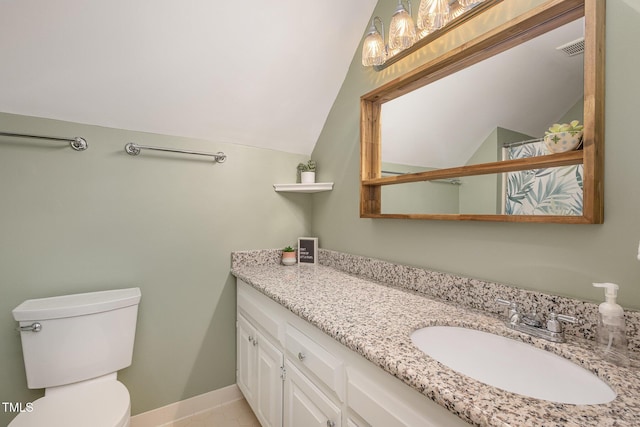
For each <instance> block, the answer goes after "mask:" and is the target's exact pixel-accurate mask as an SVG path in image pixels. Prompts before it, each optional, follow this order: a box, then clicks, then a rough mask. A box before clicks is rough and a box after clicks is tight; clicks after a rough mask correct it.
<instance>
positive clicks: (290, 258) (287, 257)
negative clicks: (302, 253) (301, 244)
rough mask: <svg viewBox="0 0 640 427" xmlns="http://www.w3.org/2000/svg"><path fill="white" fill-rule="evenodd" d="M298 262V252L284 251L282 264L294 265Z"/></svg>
mask: <svg viewBox="0 0 640 427" xmlns="http://www.w3.org/2000/svg"><path fill="white" fill-rule="evenodd" d="M297 262H298V259H297V258H296V253H295V251H294V252H282V264H283V265H294V264H296V263H297Z"/></svg>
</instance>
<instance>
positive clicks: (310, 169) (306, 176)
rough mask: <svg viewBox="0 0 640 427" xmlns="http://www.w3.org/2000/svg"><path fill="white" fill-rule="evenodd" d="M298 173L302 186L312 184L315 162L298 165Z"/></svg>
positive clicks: (314, 175) (314, 174) (314, 180)
mask: <svg viewBox="0 0 640 427" xmlns="http://www.w3.org/2000/svg"><path fill="white" fill-rule="evenodd" d="M298 173H300V182H301V183H302V184H313V183H314V182H316V162H314V161H313V160H309V161H308V162H307V163H299V164H298Z"/></svg>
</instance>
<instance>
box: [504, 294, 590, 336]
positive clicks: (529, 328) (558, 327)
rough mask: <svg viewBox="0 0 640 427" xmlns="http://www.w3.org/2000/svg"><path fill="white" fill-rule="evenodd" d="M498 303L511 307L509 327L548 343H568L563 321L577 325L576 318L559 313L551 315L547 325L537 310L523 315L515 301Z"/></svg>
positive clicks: (507, 323)
mask: <svg viewBox="0 0 640 427" xmlns="http://www.w3.org/2000/svg"><path fill="white" fill-rule="evenodd" d="M496 302H497V303H498V304H500V305H504V306H507V307H509V314H508V319H509V320H508V321H507V322H506V325H507V327H509V328H510V329H514V330H516V331H519V332H524V333H525V334H529V335H532V336H534V337H537V338H543V339H545V340H548V341H552V342H565V341H566V340H565V338H564V330H563V327H562V323H561V321H562V322H568V323H577V319H576V318H575V317H573V316H566V315H564V314H557V313H550V314H549V318H548V319H547V321H546V323H545V322H543V320H542V316H540V314H539V313H537V310H536V309H535V308H534V310H533V312H531V313H528V314H522V313H521V312H520V310H519V308H518V304H517V303H516V302H514V301H507V300H505V299H502V298H498V299H496ZM543 325H544V327H543Z"/></svg>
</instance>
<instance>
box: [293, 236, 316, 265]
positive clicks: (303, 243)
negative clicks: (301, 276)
mask: <svg viewBox="0 0 640 427" xmlns="http://www.w3.org/2000/svg"><path fill="white" fill-rule="evenodd" d="M317 262H318V238H317V237H300V238H298V263H300V264H316V263H317Z"/></svg>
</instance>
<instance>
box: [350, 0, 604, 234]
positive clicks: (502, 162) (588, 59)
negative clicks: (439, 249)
mask: <svg viewBox="0 0 640 427" xmlns="http://www.w3.org/2000/svg"><path fill="white" fill-rule="evenodd" d="M604 14H605V2H604V1H601V0H550V1H549V2H546V3H544V4H542V5H540V6H538V7H535V8H533V9H532V10H530V11H529V12H527V13H525V14H523V15H520V16H518V17H516V18H514V19H512V20H510V21H508V22H506V23H505V24H503V25H501V26H499V27H497V28H495V29H493V30H491V31H489V32H487V33H485V34H483V35H481V36H479V37H477V38H475V39H473V40H471V41H469V42H467V43H464V44H463V45H461V46H459V47H457V48H455V49H453V50H451V51H449V52H447V53H445V54H443V55H441V56H439V57H438V58H436V59H434V60H432V61H430V62H428V63H426V64H424V65H422V66H420V67H418V68H416V69H415V70H413V71H410V72H408V73H407V74H405V75H402V76H400V77H398V78H396V79H394V80H392V81H390V82H388V83H386V84H384V85H383V86H381V87H379V88H377V89H375V90H373V91H371V92H369V93H367V94H365V95H363V96H362V97H361V100H360V105H361V113H360V114H361V120H360V138H361V176H360V179H361V182H360V184H361V185H360V216H361V217H362V218H405V219H435V220H454V221H459V220H476V221H504V222H535V223H567V224H599V223H602V222H603V221H604V215H603V211H604V206H603V201H604V198H603V166H604V157H603V156H604V25H605V23H604V22H605V20H604ZM576 23H577V24H578V27H579V28H580V29H581V31H583V37H584V42H583V46H584V51H583V52H581V53H580V55H582V61H581V62H582V66H583V80H582V84H581V85H579V86H582V90H583V92H582V94H581V97H580V98H579V99H580V100H581V101H580V102H577V103H576V106H574V108H572V109H570V111H571V113H572V114H576V113H575V110H576V109H577V110H580V114H581V115H582V117H581V120H580V122H581V123H583V125H584V129H583V135H582V145H581V147H579V148H578V149H575V150H571V151H567V152H563V153H550V154H549V153H548V152H544V151H536V150H526V151H530V153H529V154H527V156H524V157H518V156H511V155H506V154H505V153H506V152H507V151H505V150H506V149H507V148H508V147H511V146H520V145H524V144H529V143H531V142H532V141H534V140H536V141H537V142H536V144H537V143H539V142H540V143H541V140H542V139H541V135H540V134H543V133H544V131H545V130H546V128H547V126H551V125H552V124H553V123H556V122H558V120H560V119H561V118H562V117H565V118H566V117H567V115H566V114H565V115H561V116H554V117H556V118H554V119H553V120H552V121H547V122H545V123H548V124H546V126H544V127H542V126H541V125H540V124H539V123H538V124H537V125H536V127H535V129H537V130H538V131H537V132H538V133H537V134H536V135H532V133H533V132H523V131H522V130H520V129H514V128H512V127H509V128H507V129H503V128H502V120H503V119H502V118H500V119H494V120H496V122H495V123H493V125H495V132H494V134H495V135H498V136H500V135H502V136H504V135H508V141H507V142H508V143H505V142H504V138H493V139H491V144H493V146H492V147H493V148H491V150H489V151H492V152H495V153H497V154H496V158H495V159H494V160H491V158H489V160H487V157H486V156H485V157H483V156H480V155H477V152H479V151H480V149H478V150H476V151H474V150H475V149H476V148H477V147H478V146H477V145H475V146H474V145H473V144H472V145H471V146H472V147H473V148H472V149H466V151H465V150H460V149H459V150H458V151H465V153H464V156H466V157H463V158H464V160H460V159H461V158H460V157H458V160H457V162H459V163H455V162H454V163H453V164H446V162H445V163H441V164H439V165H432V164H424V163H421V162H424V160H423V159H422V158H421V157H420V156H418V155H415V154H413V153H408V158H413V159H416V163H412V164H409V163H406V164H402V165H398V164H397V163H402V162H399V161H395V162H392V164H394V163H395V164H394V167H397V166H400V167H397V168H396V169H398V171H393V170H387V169H388V164H389V162H388V160H387V159H386V158H383V152H393V151H394V150H396V151H398V152H403V153H404V151H405V150H404V149H400V148H397V149H396V146H395V145H393V144H394V140H393V138H390V137H388V136H387V135H388V132H387V129H388V128H390V127H392V126H391V125H390V124H388V123H387V122H385V120H384V119H385V117H386V116H392V112H391V111H392V109H391V108H387V107H388V106H390V105H392V104H391V103H390V101H393V100H399V99H400V98H401V97H403V96H404V95H407V96H409V95H413V94H415V93H417V92H418V91H420V90H425V89H429V90H431V89H432V88H435V87H436V85H437V84H440V83H441V82H444V81H446V80H447V78H449V79H455V80H454V81H455V82H456V83H458V82H461V81H462V80H460V79H461V77H460V76H461V74H460V73H467V72H468V71H469V70H471V69H472V68H473V67H474V66H480V65H483V64H488V63H489V62H490V61H493V60H494V59H495V58H499V57H500V56H501V55H503V54H507V53H510V51H515V50H516V49H517V48H520V47H521V46H525V45H527V44H528V43H533V42H534V41H535V40H536V39H537V38H542V37H546V36H547V35H549V34H552V33H553V32H559V31H560V30H564V28H565V27H568V26H571V25H573V26H574V27H575V26H576V25H575V24H576ZM540 66H542V65H540ZM539 74H541V73H539ZM552 74H553V73H552ZM566 78H569V77H566ZM569 79H570V80H571V78H569ZM520 84H521V85H523V83H520ZM528 84H529V83H528V81H525V82H524V85H528ZM532 84H533V82H532ZM537 84H540V82H537ZM561 84H563V83H561ZM477 85H478V86H482V85H485V86H486V85H487V82H486V81H485V80H481V81H479V82H478V83H477ZM564 85H565V86H566V84H564ZM468 92H471V91H468ZM450 93H451V94H452V96H451V97H450V98H452V99H454V101H455V100H456V99H457V98H458V93H456V92H455V91H452V92H450ZM474 96H476V97H477V95H474ZM574 96H575V94H574ZM443 101H444V100H443V99H442V97H440V98H435V99H434V98H431V99H427V100H426V101H422V102H421V103H422V104H424V105H425V106H426V107H427V108H431V109H432V111H435V110H437V109H440V107H442V105H441V104H442V103H443ZM574 101H575V100H574ZM460 102H461V104H460V111H461V114H463V115H464V111H465V109H464V107H465V105H466V104H465V103H464V102H463V101H460ZM484 102H485V103H488V104H490V103H491V102H495V103H498V102H503V103H504V102H505V101H499V100H498V99H494V97H493V93H491V94H490V95H489V96H487V97H486V99H485V100H484ZM572 102H573V101H572ZM387 103H389V104H387ZM385 104H387V106H385ZM507 104H508V101H507ZM531 104H533V102H532V103H531ZM565 105H566V103H565ZM383 106H385V109H383ZM578 107H579V108H578ZM476 108H477V107H476ZM564 108H565V109H566V106H565V107H564ZM511 109H512V110H517V111H519V109H520V107H514V108H511ZM544 109H545V110H547V108H544ZM482 110H484V109H482ZM487 110H489V109H487ZM539 110H540V107H536V109H535V110H534V111H539ZM475 112H478V111H477V110H473V109H472V110H471V113H475ZM483 112H484V111H483ZM523 113H526V112H524V111H523ZM467 114H469V112H468V111H467ZM530 115H532V116H533V114H532V113H531V114H530ZM572 118H573V117H572ZM418 121H420V120H415V119H413V120H412V122H418ZM459 123H460V126H458V128H460V127H463V126H465V120H464V119H461V120H459ZM403 126H406V125H403ZM449 132H452V133H456V127H455V126H453V127H449ZM432 133H435V132H432ZM458 134H462V132H457V134H455V135H452V138H451V141H454V140H456V138H458V139H459V137H460V135H458ZM495 135H494V136H495ZM514 135H517V136H519V137H520V140H518V137H517V136H514ZM453 136H455V138H454V137H453ZM529 136H533V138H532V139H528V137H529ZM486 137H487V135H484V137H483V138H485V139H486V140H489V139H490V138H486ZM514 138H515V139H514ZM396 139H397V138H396ZM434 139H436V140H438V141H441V140H443V139H447V140H448V138H442V137H435V138H434ZM480 139H482V138H480ZM418 143H419V144H420V143H421V142H420V141H418ZM460 144H461V143H460ZM482 144H483V146H486V142H483V143H482ZM450 145H452V146H453V145H455V144H454V143H451V144H450ZM541 145H543V144H541ZM383 146H384V150H383ZM531 146H533V144H531ZM397 147H400V144H398V145H397ZM456 147H458V148H459V146H458V145H456ZM527 147H528V148H529V147H530V146H529V145H527ZM440 149H443V147H442V146H441V147H439V148H437V150H440ZM485 150H486V148H485ZM427 157H430V159H431V160H433V159H435V157H436V156H435V155H428V156H427ZM383 162H384V163H383ZM443 164H444V166H443ZM552 173H553V174H556V173H557V175H558V176H564V177H567V176H569V177H570V178H571V181H572V184H571V185H572V186H573V187H572V190H571V191H572V192H575V194H574V193H569V192H568V191H569V190H566V186H565V187H563V185H564V184H562V185H561V184H557V183H554V184H553V185H552V184H549V181H543V180H544V179H547V178H544V177H546V176H550V174H552ZM518 174H520V175H522V176H527V177H531V180H530V181H529V178H524V180H527V183H526V185H525V186H523V188H524V187H526V188H527V189H528V190H531V189H534V190H535V189H538V190H539V193H538V194H537V195H535V196H532V195H531V194H533V193H531V194H529V193H518V192H517V191H516V189H517V190H518V191H520V190H521V188H517V185H516V184H518V183H519V184H522V180H523V179H522V178H520V177H519V176H518ZM554 182H555V181H554ZM514 183H515V184H514ZM438 184H440V187H449V189H447V190H446V191H445V190H444V189H439V190H438V191H437V192H434V190H428V191H427V190H425V185H431V186H432V188H435V187H436V186H438ZM452 184H453V185H452ZM556 184H557V185H556ZM554 185H555V187H554ZM420 186H422V187H420ZM417 187H420V188H417ZM454 187H457V189H453V190H450V189H452V188H454ZM482 187H484V188H485V189H486V188H489V190H488V193H480V192H478V190H477V189H478V188H482ZM409 188H411V190H409ZM576 189H577V190H576ZM383 190H384V191H383ZM528 190H527V191H528ZM565 190H566V191H567V193H566V194H565V193H562V191H565ZM445 192H448V194H447V195H446V196H444V193H445ZM405 193H406V194H405ZM541 193H545V197H546V198H545V199H544V201H541V200H542V196H540V194H541ZM561 193H562V194H561ZM440 197H445V198H448V200H449V201H450V202H451V203H450V205H447V206H446V207H445V205H442V204H439V205H438V206H435V207H434V206H430V203H428V202H432V201H435V200H439V198H440ZM456 197H457V201H456ZM538 198H539V199H540V200H538ZM529 199H532V200H534V199H535V200H534V202H536V203H538V205H537V206H536V207H535V209H534V208H532V207H531V206H530V204H531V203H529V205H527V209H529V210H525V209H520V208H522V206H521V205H524V202H525V201H527V200H529ZM561 199H565V200H569V199H571V200H570V204H571V208H569V207H568V206H569V202H567V203H565V202H564V201H561ZM474 200H475V201H474ZM416 202H420V203H416ZM427 205H429V206H427ZM514 206H515V208H514Z"/></svg>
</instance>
